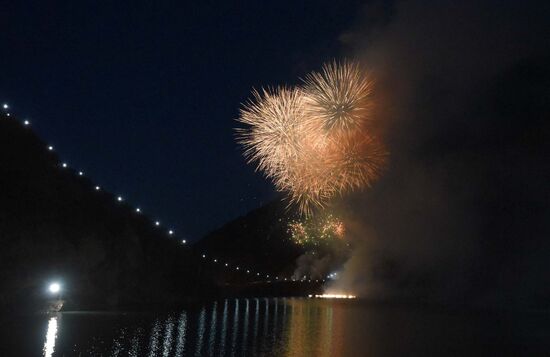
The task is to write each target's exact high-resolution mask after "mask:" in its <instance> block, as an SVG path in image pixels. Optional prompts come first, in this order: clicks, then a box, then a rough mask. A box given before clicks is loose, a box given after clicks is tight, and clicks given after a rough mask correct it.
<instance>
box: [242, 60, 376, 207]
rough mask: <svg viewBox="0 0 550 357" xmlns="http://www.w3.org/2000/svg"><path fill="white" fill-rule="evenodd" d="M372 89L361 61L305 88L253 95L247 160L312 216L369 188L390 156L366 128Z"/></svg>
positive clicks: (247, 110)
mask: <svg viewBox="0 0 550 357" xmlns="http://www.w3.org/2000/svg"><path fill="white" fill-rule="evenodd" d="M371 91H372V84H371V82H369V81H368V80H367V77H366V76H365V75H363V74H362V72H361V71H360V70H359V66H358V65H356V64H350V63H344V64H342V65H339V64H337V63H332V64H329V65H325V66H324V68H323V73H312V74H310V75H308V76H307V77H306V80H305V86H304V87H303V88H286V87H282V88H277V89H273V90H265V89H263V90H262V91H261V92H258V91H253V99H252V100H250V101H249V102H247V103H246V104H245V105H244V107H243V108H242V109H241V113H240V117H239V119H238V121H240V122H241V123H243V124H245V125H247V128H244V129H243V128H241V129H237V136H238V141H239V143H241V144H242V145H243V146H244V148H245V151H244V155H245V157H246V158H247V159H248V162H249V163H255V164H256V167H257V169H258V170H260V171H262V172H264V174H265V175H266V176H267V177H268V178H270V179H272V180H273V182H274V184H275V186H276V188H277V189H278V190H279V191H283V192H287V193H288V197H289V201H290V203H291V204H296V205H297V206H298V207H299V209H300V211H301V212H302V213H304V214H306V215H310V214H311V213H312V211H313V209H314V208H315V207H324V206H325V205H326V204H327V202H328V201H329V200H330V199H331V198H332V197H334V196H335V195H337V194H341V193H344V192H347V191H350V190H353V189H358V188H362V187H369V186H370V185H371V184H372V183H373V182H374V181H375V180H376V179H377V178H378V177H379V175H380V172H381V168H382V167H383V166H384V162H385V159H386V156H387V153H386V152H385V150H384V148H383V146H382V145H381V143H380V142H379V141H378V140H377V139H376V138H375V137H373V136H372V135H369V134H368V133H367V132H366V129H365V127H366V126H365V125H364V124H365V123H366V122H367V121H368V120H369V119H370V118H369V115H368V113H369V108H370V104H369V100H370V95H371Z"/></svg>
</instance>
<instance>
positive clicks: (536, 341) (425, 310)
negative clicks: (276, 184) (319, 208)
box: [1, 298, 550, 356]
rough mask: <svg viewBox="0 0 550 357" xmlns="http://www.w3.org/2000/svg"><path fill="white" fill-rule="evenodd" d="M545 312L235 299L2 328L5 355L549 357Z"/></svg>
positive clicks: (32, 320)
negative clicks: (153, 311) (173, 309)
mask: <svg viewBox="0 0 550 357" xmlns="http://www.w3.org/2000/svg"><path fill="white" fill-rule="evenodd" d="M548 326H549V324H548V316H547V315H546V314H540V313H538V314H509V313H507V314H504V313H495V312H479V311H477V312H472V311H462V310H449V309H444V308H440V307H437V308H436V307H419V306H410V305H398V304H373V303H368V302H365V301H359V300H318V299H301V298H271V299H268V298H249V299H228V300H221V301H217V302H212V303H208V304H205V305H204V306H201V307H198V308H193V309H187V310H182V311H177V312H173V313H166V312H163V313H62V314H58V315H55V316H33V317H28V318H21V319H19V320H18V321H17V322H15V323H14V324H13V325H9V324H7V325H6V324H4V326H3V327H4V329H6V328H9V329H10V331H5V332H4V333H3V336H4V338H6V337H7V336H11V337H10V338H9V340H7V341H6V342H5V343H3V345H2V349H1V350H2V351H3V352H4V353H2V355H3V356H4V355H5V356H10V355H13V356H432V355H436V356H447V355H452V356H472V355H487V356H502V355H518V356H532V355H550V328H549V327H548Z"/></svg>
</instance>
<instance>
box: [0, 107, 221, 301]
mask: <svg viewBox="0 0 550 357" xmlns="http://www.w3.org/2000/svg"><path fill="white" fill-rule="evenodd" d="M0 243H1V246H2V249H0V305H4V306H7V307H9V308H13V309H17V308H19V307H21V306H23V305H25V304H29V307H30V308H32V307H34V306H36V304H37V302H40V301H44V299H46V298H47V295H48V294H47V292H46V287H47V283H48V282H49V281H52V280H54V279H55V280H59V281H61V282H62V284H63V286H64V287H65V290H66V291H65V293H64V295H65V296H64V297H66V299H67V303H66V306H67V308H71V307H77V308H86V307H88V308H94V307H99V308H106V307H111V308H115V307H120V306H125V307H133V306H136V307H137V306H145V305H147V306H153V305H156V304H161V305H166V304H170V303H176V302H182V301H186V300H194V299H197V298H198V297H200V296H202V295H208V294H211V293H213V291H214V290H215V287H214V285H213V282H212V280H211V279H210V277H208V276H205V275H200V276H199V275H197V273H198V270H197V269H198V266H199V265H198V264H197V256H196V254H194V253H193V252H192V250H191V249H190V248H186V247H185V246H183V245H182V244H181V243H179V242H178V241H176V240H175V239H172V238H170V237H168V235H167V233H166V232H165V231H164V230H161V229H157V228H156V227H155V226H154V224H153V222H151V221H150V220H149V219H148V218H147V217H145V216H144V215H141V214H139V213H137V212H135V211H134V209H133V208H131V207H129V206H128V205H126V204H125V203H124V202H120V203H119V202H116V197H114V196H113V195H112V194H110V193H107V192H104V191H102V190H96V189H95V185H94V184H93V183H92V182H91V181H90V180H89V179H87V178H85V177H82V176H79V175H78V174H77V173H76V172H74V171H73V170H72V169H70V168H64V167H62V165H61V163H60V161H59V159H58V157H57V155H56V154H55V152H54V151H53V150H49V149H48V146H47V144H46V143H44V142H43V141H42V140H40V139H39V138H38V137H37V136H36V135H35V134H34V132H33V131H32V130H31V129H30V128H29V127H27V126H25V125H24V124H23V123H22V122H21V121H19V120H17V118H14V117H13V116H11V117H8V116H7V115H6V113H2V114H1V115H0Z"/></svg>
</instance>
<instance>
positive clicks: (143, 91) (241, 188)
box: [0, 1, 361, 239]
mask: <svg viewBox="0 0 550 357" xmlns="http://www.w3.org/2000/svg"><path fill="white" fill-rule="evenodd" d="M360 10H361V6H360V4H359V2H347V3H346V4H343V3H342V2H334V1H322V2H319V1H315V2H313V1H312V2H307V4H306V3H303V2H295V1H276V2H263V1H251V2H249V3H245V2H235V3H234V4H233V5H232V4H230V2H220V1H216V2H212V3H209V2H189V3H188V4H184V2H177V3H176V2H175V3H169V2H161V3H159V2H139V3H138V2H132V5H131V6H128V3H127V2H109V3H108V4H103V5H97V4H95V2H89V3H84V2H81V1H76V2H70V3H66V4H65V5H52V4H46V3H44V2H41V1H35V2H34V3H27V2H19V1H14V2H10V3H9V4H4V5H2V7H1V9H0V23H1V25H0V26H1V27H0V29H1V30H0V44H1V46H2V51H1V56H0V101H6V102H8V103H10V104H11V106H12V108H13V111H14V112H15V113H17V114H19V115H20V116H28V118H29V119H30V120H31V121H32V124H33V127H34V128H35V129H36V130H37V132H38V133H39V135H40V136H41V137H42V138H43V139H44V140H45V141H47V142H50V143H52V144H53V145H55V147H56V149H57V150H58V153H59V154H60V156H61V158H62V160H65V161H67V162H68V163H69V164H70V165H71V166H73V167H75V168H78V169H83V170H84V171H85V172H86V173H87V175H88V176H90V177H91V178H92V179H93V180H94V181H95V182H97V183H98V184H100V185H102V186H103V187H105V188H106V189H107V190H109V191H112V192H113V193H120V194H122V195H124V197H125V198H126V199H127V201H128V202H130V203H132V204H135V205H139V206H140V207H142V209H143V210H144V211H145V212H147V213H148V214H150V215H151V216H152V217H155V218H156V217H159V218H160V219H161V220H162V221H163V222H164V223H167V224H169V225H171V226H172V227H174V228H175V229H176V230H177V232H178V233H179V236H184V237H186V238H188V239H197V238H198V237H200V236H201V235H203V234H204V233H206V232H208V231H209V230H211V229H214V228H216V227H218V226H220V225H222V224H223V223H225V222H227V221H229V220H231V219H233V218H235V217H236V216H238V215H241V214H243V213H245V212H247V211H249V210H250V209H253V208H255V207H258V206H259V205H260V204H262V202H264V203H265V202H266V201H268V200H270V199H273V198H274V197H276V193H275V192H274V191H273V189H272V188H271V185H270V184H269V183H268V182H267V181H266V180H264V179H263V177H261V175H259V174H255V173H254V171H253V168H252V167H250V166H247V165H246V164H245V162H244V160H243V159H242V157H241V155H240V151H239V148H238V147H237V146H236V145H235V143H234V138H233V131H232V128H233V127H235V125H236V124H235V122H234V118H236V116H237V115H238V108H239V105H240V103H241V102H243V101H244V100H245V99H246V98H247V97H248V95H249V93H250V89H251V88H252V87H254V86H265V85H276V84H285V83H294V82H296V81H297V78H298V77H299V76H301V75H303V74H304V73H305V72H307V71H309V70H312V69H314V68H317V67H318V66H319V65H320V64H321V63H322V62H323V61H324V60H327V59H331V58H333V57H336V56H338V55H341V54H342V48H341V45H340V42H339V40H338V37H339V35H340V34H341V33H343V32H344V31H345V30H346V29H347V28H348V27H349V26H351V25H352V24H353V21H354V20H355V19H356V15H357V13H359V12H360Z"/></svg>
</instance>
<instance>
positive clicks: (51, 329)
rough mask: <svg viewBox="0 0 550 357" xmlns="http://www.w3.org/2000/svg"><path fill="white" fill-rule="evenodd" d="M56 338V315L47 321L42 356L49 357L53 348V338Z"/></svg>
mask: <svg viewBox="0 0 550 357" xmlns="http://www.w3.org/2000/svg"><path fill="white" fill-rule="evenodd" d="M56 338H57V317H52V318H50V321H48V331H47V332H46V342H45V343H44V351H43V352H44V356H45V357H51V356H52V355H53V352H54V350H55V339H56Z"/></svg>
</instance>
